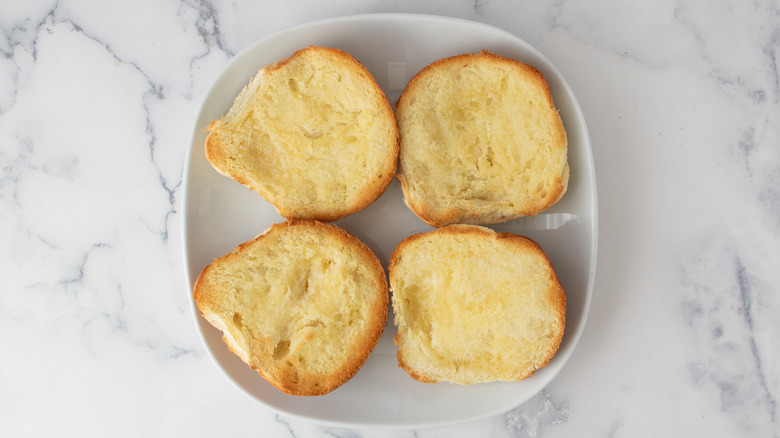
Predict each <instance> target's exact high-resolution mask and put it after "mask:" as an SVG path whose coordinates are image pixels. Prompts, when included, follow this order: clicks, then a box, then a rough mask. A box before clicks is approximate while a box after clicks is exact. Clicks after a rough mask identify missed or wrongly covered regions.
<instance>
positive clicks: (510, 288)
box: [389, 225, 566, 385]
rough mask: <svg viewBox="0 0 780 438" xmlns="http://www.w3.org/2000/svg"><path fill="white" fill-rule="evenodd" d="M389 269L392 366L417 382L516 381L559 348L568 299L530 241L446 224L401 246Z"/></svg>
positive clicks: (467, 226) (416, 236)
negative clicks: (395, 354) (394, 363)
mask: <svg viewBox="0 0 780 438" xmlns="http://www.w3.org/2000/svg"><path fill="white" fill-rule="evenodd" d="M389 270H390V288H391V291H392V305H393V311H394V312H395V317H394V318H395V325H396V326H397V327H398V334H397V335H396V337H395V342H396V344H397V345H398V364H399V366H400V367H401V368H403V369H404V370H406V371H407V372H408V373H409V375H411V376H412V377H413V378H415V379H417V380H419V381H422V382H429V383H434V382H452V383H457V384H462V385H469V384H474V383H485V382H493V381H517V380H521V379H525V378H527V377H529V376H531V375H532V374H533V373H534V372H535V371H536V370H538V369H540V368H542V367H544V366H545V365H547V363H548V362H549V361H550V360H551V358H552V357H553V356H554V355H555V353H556V351H557V350H558V347H559V345H560V343H561V339H562V337H563V331H564V326H565V314H566V296H565V294H564V291H563V288H562V287H561V285H560V283H559V282H558V278H557V276H556V274H555V271H554V270H553V267H552V264H551V263H550V261H549V260H548V259H547V256H546V255H545V253H544V252H543V251H542V249H541V248H540V247H539V246H538V245H537V244H536V243H535V242H533V241H532V240H530V239H528V238H526V237H523V236H520V235H516V234H509V233H496V232H494V231H492V230H490V229H488V228H484V227H479V226H475V225H452V226H447V227H442V228H439V229H437V230H434V231H431V232H428V233H423V234H417V235H413V236H411V237H408V238H407V239H405V240H404V241H402V242H401V243H400V244H399V245H398V247H397V248H396V249H395V251H394V252H393V254H392V256H391V258H390V269H389Z"/></svg>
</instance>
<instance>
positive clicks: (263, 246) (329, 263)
mask: <svg viewBox="0 0 780 438" xmlns="http://www.w3.org/2000/svg"><path fill="white" fill-rule="evenodd" d="M193 295H194V298H195V301H196V303H197V305H198V308H199V309H200V311H201V312H202V313H203V316H204V317H205V318H206V319H207V320H208V321H209V322H210V323H211V324H212V325H214V327H216V328H218V329H220V330H221V331H222V334H223V339H224V341H225V343H227V345H228V347H229V348H230V350H231V351H232V352H233V353H235V354H236V355H238V356H239V357H240V358H241V359H242V360H243V361H244V362H246V363H247V364H249V366H251V367H252V368H253V369H255V370H256V371H257V372H258V373H260V375H261V376H263V377H264V378H265V379H266V380H267V381H268V382H270V383H271V384H273V385H274V386H276V387H277V388H279V389H280V390H281V391H283V392H285V393H288V394H292V395H321V394H326V393H328V392H331V391H333V390H334V389H336V388H337V387H339V386H340V385H342V384H343V383H344V382H346V381H347V380H349V379H350V378H352V376H354V375H355V373H356V372H357V371H358V369H360V367H361V366H362V365H363V363H364V362H365V361H366V359H367V358H368V356H369V354H370V353H371V351H372V350H373V348H374V347H375V346H376V343H377V341H378V340H379V337H380V335H381V334H382V331H383V330H384V327H385V324H386V321H387V308H388V303H387V302H388V293H387V280H386V279H385V273H384V270H383V269H382V266H381V264H380V263H379V260H378V259H377V258H376V256H375V255H374V253H373V252H371V250H370V249H369V248H368V247H367V246H366V245H364V244H363V243H362V242H360V241H359V240H358V239H357V238H355V237H354V236H352V235H350V234H349V233H347V232H346V231H344V230H342V229H340V228H338V227H336V226H335V225H329V224H325V223H322V222H317V221H290V222H285V223H281V224H276V225H273V226H272V227H271V228H269V229H268V230H267V231H266V232H265V233H264V234H262V235H260V236H258V237H257V238H255V239H253V240H251V241H249V242H246V243H243V244H241V245H240V246H238V247H237V248H236V249H235V250H233V252H231V253H229V254H227V255H225V256H222V257H220V258H218V259H216V260H214V262H213V263H212V264H210V265H209V266H207V267H206V268H205V269H204V270H203V271H202V272H201V274H200V276H199V277H198V279H197V281H196V283H195V286H194V291H193Z"/></svg>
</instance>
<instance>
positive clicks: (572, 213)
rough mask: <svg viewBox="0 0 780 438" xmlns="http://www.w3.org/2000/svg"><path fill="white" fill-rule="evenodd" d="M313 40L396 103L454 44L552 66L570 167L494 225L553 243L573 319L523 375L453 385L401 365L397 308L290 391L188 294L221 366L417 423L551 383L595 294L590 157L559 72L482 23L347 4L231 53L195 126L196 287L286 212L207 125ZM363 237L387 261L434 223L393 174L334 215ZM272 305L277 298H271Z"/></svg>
mask: <svg viewBox="0 0 780 438" xmlns="http://www.w3.org/2000/svg"><path fill="white" fill-rule="evenodd" d="M307 45H320V46H329V47H336V48H339V49H342V50H345V51H346V52H348V53H350V54H352V55H353V56H354V57H355V58H357V59H358V60H359V61H360V62H361V63H363V65H365V66H366V68H368V70H369V71H370V72H371V73H372V74H373V75H374V76H375V78H376V80H377V82H378V83H379V85H380V86H381V87H382V88H383V89H384V90H385V93H386V94H387V97H388V99H389V100H390V102H391V103H394V102H395V101H396V99H397V98H398V96H399V95H400V93H401V91H402V89H403V87H404V86H405V85H406V83H407V82H408V81H409V80H410V79H411V78H412V76H413V75H414V74H415V73H417V72H418V71H419V70H420V69H421V68H423V67H424V66H426V65H427V64H429V63H431V62H433V61H435V60H437V59H440V58H443V57H446V56H451V55H456V54H461V53H468V52H478V51H480V50H482V49H487V50H490V51H492V52H495V53H498V54H500V55H504V56H508V57H512V58H515V59H518V60H520V61H522V62H525V63H528V64H530V65H533V66H535V67H536V68H537V69H539V70H540V71H541V72H542V73H543V74H544V75H545V76H546V77H547V80H548V82H549V85H550V89H551V91H552V94H553V98H554V100H555V104H556V106H557V107H558V109H559V111H560V114H561V117H562V118H563V123H564V125H565V127H566V131H567V133H568V139H569V165H570V167H571V179H570V182H569V189H568V193H566V195H565V196H564V197H563V199H562V200H561V201H560V202H559V203H558V204H556V205H555V206H553V207H552V208H551V209H549V210H547V211H546V212H545V213H543V214H541V215H539V216H536V217H534V218H526V219H519V220H515V221H512V222H509V223H506V224H502V225H498V226H495V227H493V228H495V229H496V230H501V231H513V232H517V233H521V234H524V235H527V236H529V237H531V238H533V239H534V240H536V241H537V242H538V243H539V244H540V245H541V246H542V248H544V250H545V251H546V252H547V254H548V256H549V257H550V259H551V261H552V262H553V265H554V266H555V268H556V271H557V273H558V276H559V278H560V281H561V283H562V285H563V287H564V289H565V291H566V296H567V307H566V313H567V315H566V317H567V320H566V331H565V334H564V337H563V342H562V344H561V346H560V349H559V350H558V353H557V354H556V356H555V357H554V358H553V360H552V361H551V362H550V363H549V364H548V365H547V366H546V367H545V368H543V369H541V370H539V371H538V372H537V373H536V374H535V375H534V376H532V377H531V378H528V379H526V380H523V381H520V382H512V383H490V384H480V385H472V386H457V385H451V384H446V383H439V384H424V383H419V382H417V381H415V380H413V379H411V378H410V377H409V375H407V374H406V373H405V372H404V371H403V370H401V369H399V368H398V365H397V362H396V357H395V355H396V348H395V346H394V345H393V336H395V333H396V329H395V327H394V325H393V324H392V313H391V315H390V317H389V321H388V325H387V327H386V329H385V331H384V334H383V335H382V338H381V339H380V341H379V344H378V345H377V347H376V348H375V350H374V352H373V353H372V354H371V356H370V357H369V359H368V361H367V362H366V363H365V365H364V366H363V368H361V370H360V371H359V372H358V373H357V375H356V376H355V377H354V378H353V379H352V380H350V381H349V382H347V383H345V384H344V385H343V386H341V387H340V388H338V389H336V390H335V391H333V392H332V393H330V394H328V395H325V396H320V397H293V396H288V395H286V394H283V393H281V392H280V391H278V390H277V389H275V388H274V387H272V386H271V385H270V384H268V383H267V382H266V381H265V380H263V379H262V378H261V377H260V376H259V375H258V374H257V373H256V372H255V371H253V370H251V369H250V368H249V367H248V366H246V365H245V364H244V363H243V362H241V360H240V359H238V357H236V356H235V355H234V354H232V353H231V352H230V351H229V350H228V349H227V346H226V345H225V344H224V343H223V342H222V339H221V335H220V332H219V331H217V330H216V329H215V328H213V327H212V326H211V325H209V323H208V322H206V321H205V320H204V319H203V318H202V317H201V316H200V312H199V311H198V309H197V308H196V306H195V305H194V302H193V304H192V311H193V314H194V317H195V320H196V325H197V327H198V330H199V331H200V334H201V336H202V338H203V341H204V343H205V345H206V348H207V350H208V351H209V352H210V353H211V355H212V356H213V358H214V361H215V362H216V363H217V365H218V366H219V367H220V368H221V369H222V370H223V371H224V373H225V375H226V376H227V377H228V378H229V379H230V380H231V381H232V382H233V383H235V384H236V385H237V386H238V387H239V388H241V389H242V390H243V391H244V392H245V393H246V394H248V395H249V396H250V397H251V398H253V399H255V400H257V401H259V402H260V403H262V404H263V405H265V406H266V407H268V408H269V409H271V410H273V411H276V412H279V413H281V414H283V415H286V416H290V417H298V418H305V419H309V420H313V421H315V422H317V423H321V424H330V425H337V426H343V427H379V428H418V427H425V426H441V425H446V424H452V423H457V422H464V421H469V420H475V419H479V418H484V417H487V416H492V415H496V414H500V413H503V412H506V411H508V410H510V409H512V408H514V407H516V406H518V405H520V404H521V403H523V402H525V401H526V400H528V399H529V398H531V397H532V396H534V395H535V394H536V393H538V392H539V391H540V390H541V389H542V388H544V387H545V386H546V385H547V384H548V383H549V382H550V381H551V380H552V379H553V378H554V377H555V375H556V374H557V373H558V372H559V371H560V370H561V368H562V367H563V365H564V363H565V362H566V360H567V359H568V358H569V356H570V355H571V353H572V351H573V350H574V347H575V344H576V343H577V341H578V339H579V337H580V334H581V332H582V329H583V326H584V324H585V318H586V314H587V310H588V305H589V303H590V296H591V291H592V287H593V278H594V271H595V263H596V236H597V217H596V213H597V209H596V184H595V176H594V167H593V159H592V154H591V149H590V143H589V140H588V133H587V129H586V127H585V122H584V120H583V116H582V113H581V111H580V108H579V106H578V104H577V101H576V100H575V98H574V95H573V94H572V92H571V89H570V88H569V87H568V85H567V84H566V82H565V81H564V79H563V78H562V77H561V75H560V73H558V71H557V70H556V69H555V67H554V66H553V65H552V64H551V63H550V62H549V61H548V60H547V59H546V58H545V57H544V56H542V55H541V54H540V53H539V52H538V51H537V50H535V49H534V48H533V47H532V46H530V45H529V44H527V43H526V42H524V41H522V40H521V39H519V38H517V37H516V36H514V35H511V34H509V33H507V32H505V31H502V30H499V29H496V28H494V27H491V26H487V25H484V24H479V23H474V22H469V21H463V20H457V19H451V18H443V17H433V16H421V15H405V14H376V15H363V16H351V17H345V18H338V19H331V20H326V21H321V22H315V23H310V24H305V25H302V26H298V27H294V28H291V29H288V30H285V31H282V32H279V33H277V34H274V35H271V36H269V37H267V38H264V39H262V40H260V41H258V42H257V43H255V44H254V45H252V46H251V47H249V48H247V49H246V50H244V51H243V52H241V53H240V54H239V55H238V56H236V57H235V58H234V59H233V60H232V61H231V62H230V63H229V64H228V66H227V68H226V69H225V71H224V72H223V73H222V75H220V76H219V78H218V79H217V81H216V82H215V83H214V84H213V86H212V87H211V89H210V90H209V91H208V93H207V94H206V96H205V99H204V101H203V104H202V107H201V109H200V112H199V113H198V116H197V120H196V121H195V123H194V126H193V128H192V137H191V144H190V150H189V153H188V156H187V164H186V166H185V176H184V215H183V221H184V223H183V232H184V238H183V241H184V257H185V270H186V275H187V281H188V283H187V284H188V285H189V286H190V290H191V288H192V285H193V284H194V282H195V279H196V278H197V276H198V274H199V273H200V271H201V270H202V269H203V268H204V267H205V266H206V265H207V264H209V263H210V262H211V261H212V260H213V259H214V258H216V257H218V256H221V255H223V254H225V253H227V252H228V251H230V250H231V249H232V248H233V247H235V246H236V245H238V244H239V243H241V242H244V241H247V240H249V239H251V238H253V237H254V236H256V235H257V234H259V233H260V232H262V231H263V230H265V229H266V228H267V227H268V226H270V225H271V224H273V223H276V222H281V221H283V219H282V218H281V217H280V216H279V215H278V214H277V213H276V211H275V210H274V208H273V207H272V206H271V205H270V204H268V203H267V202H266V201H265V200H263V199H262V198H261V197H260V196H258V195H257V194H256V193H255V192H251V191H249V190H248V189H246V188H245V187H244V186H242V185H240V184H238V183H237V182H235V181H233V180H231V179H229V178H226V177H224V176H221V175H219V174H218V173H217V172H216V171H214V169H213V168H212V167H211V166H210V165H209V163H208V162H207V161H206V158H205V156H204V153H203V144H204V140H205V132H204V129H205V128H206V126H207V125H208V124H209V122H210V121H212V120H215V119H218V118H220V117H221V116H222V115H223V114H224V113H225V112H226V111H227V109H228V108H229V107H230V105H231V103H232V101H233V99H234V98H235V96H236V95H237V94H238V92H239V91H240V90H241V88H242V87H243V86H244V85H245V84H246V83H247V81H248V80H249V79H250V78H251V77H252V76H254V74H255V73H256V72H257V70H258V69H260V68H261V67H263V66H264V65H266V64H269V63H271V62H274V61H277V60H278V59H281V58H284V57H287V56H289V55H290V54H292V52H294V51H295V50H297V49H300V48H303V47H305V46H307ZM337 225H339V226H341V227H343V228H344V229H346V230H347V231H349V232H350V233H352V234H354V235H355V236H356V237H358V238H359V239H361V240H362V241H363V242H365V243H366V244H367V245H368V246H369V247H371V249H373V250H374V252H375V253H376V254H377V256H378V257H379V258H380V260H381V261H382V262H383V264H384V265H385V267H386V266H387V259H388V257H389V255H390V253H391V252H392V251H393V249H394V248H395V246H396V244H398V242H400V241H401V240H402V239H404V238H405V237H407V236H409V235H410V234H414V233H419V232H423V231H427V230H430V229H431V228H430V227H429V226H427V225H425V224H424V223H423V222H422V221H421V220H419V219H418V218H417V217H415V216H414V215H413V214H412V213H411V212H410V211H409V210H408V209H407V208H406V206H404V204H403V201H402V194H401V190H400V187H399V185H398V182H397V181H395V180H394V181H393V183H391V185H390V187H389V188H388V190H387V191H386V192H385V193H384V194H383V195H382V196H381V197H380V198H379V199H378V200H377V201H376V202H374V203H373V204H371V205H370V206H369V207H367V208H366V209H364V210H363V211H361V212H358V213H356V214H354V215H352V216H349V217H347V218H345V219H342V220H341V221H338V222H337ZM269 311H273V309H269Z"/></svg>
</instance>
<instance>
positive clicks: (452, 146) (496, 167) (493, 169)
mask: <svg viewBox="0 0 780 438" xmlns="http://www.w3.org/2000/svg"><path fill="white" fill-rule="evenodd" d="M396 116H397V120H398V126H399V129H400V135H401V151H400V159H399V170H398V173H399V175H398V179H399V180H400V181H401V184H402V188H403V192H404V201H405V202H406V204H407V205H408V206H409V208H410V209H411V210H412V211H413V212H414V213H415V214H416V215H417V216H419V217H420V218H421V219H422V220H424V221H425V222H426V223H428V224H429V225H432V226H436V227H439V226H444V225H448V224H456V223H464V224H492V223H499V222H505V221H508V220H511V219H515V218H518V217H522V216H533V215H536V214H538V213H540V212H542V211H543V210H545V209H547V208H549V207H550V206H552V205H553V204H555V203H556V202H557V201H558V200H559V199H561V197H562V196H563V195H564V193H565V192H566V189H567V186H568V180H569V165H568V160H567V139H566V131H565V129H564V126H563V123H562V121H561V118H560V116H559V114H558V111H557V110H556V108H555V105H554V103H553V98H552V96H551V94H550V90H549V87H548V84H547V81H546V79H545V78H544V76H543V75H542V74H541V73H540V72H539V71H538V70H536V69H535V68H534V67H531V66H529V65H527V64H524V63H521V62H519V61H516V60H513V59H509V58H505V57H502V56H499V55H496V54H493V53H490V52H482V53H478V54H465V55H459V56H454V57H451V58H445V59H441V60H438V61H436V62H434V63H432V64H430V65H428V66H427V67H425V68H424V69H423V70H421V71H420V72H419V73H418V74H417V75H416V76H415V77H414V78H413V79H412V80H411V81H410V82H409V84H408V85H407V86H406V88H405V90H404V92H403V93H402V95H401V97H400V98H399V100H398V102H397V103H396Z"/></svg>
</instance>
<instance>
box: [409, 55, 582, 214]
mask: <svg viewBox="0 0 780 438" xmlns="http://www.w3.org/2000/svg"><path fill="white" fill-rule="evenodd" d="M475 65H477V66H483V67H489V66H493V65H501V66H508V67H509V68H510V69H511V70H510V71H512V72H513V73H512V74H513V75H515V76H516V77H518V78H522V81H523V83H524V84H530V86H531V87H533V88H535V89H537V90H538V91H539V95H540V96H542V97H543V100H544V102H539V106H538V107H536V108H537V109H536V111H539V113H540V114H543V117H549V118H550V123H551V124H552V128H551V131H550V132H549V135H550V139H551V149H552V153H553V156H554V157H563V159H564V160H565V159H566V154H567V138H566V131H565V129H564V127H563V123H562V122H561V120H560V116H559V115H558V112H557V110H556V108H555V105H554V102H553V98H552V94H551V93H550V89H549V86H548V84H547V81H546V79H545V78H544V76H543V75H542V74H541V72H539V71H538V70H537V69H536V68H534V67H532V66H530V65H527V64H524V63H522V62H519V61H517V60H514V59H510V58H505V57H502V56H499V55H497V54H494V53H491V52H488V51H482V52H481V53H477V54H462V55H457V56H453V57H449V58H444V59H440V60H437V61H435V62H433V63H431V64H429V65H428V66H426V67H424V68H423V69H422V70H421V71H420V72H418V73H417V74H416V75H415V76H414V77H413V78H412V79H411V81H410V82H409V83H408V84H407V86H406V88H405V89H404V91H403V93H402V94H401V96H400V97H399V99H398V100H397V102H396V104H395V105H396V116H397V117H396V118H397V120H398V124H399V129H400V132H401V152H400V155H399V169H398V175H397V177H398V180H399V181H400V182H401V187H402V189H403V193H404V201H405V203H406V205H407V206H408V207H409V208H410V209H411V210H412V211H413V212H414V213H415V214H416V215H417V216H418V217H419V218H420V219H422V220H423V221H425V222H426V223H427V224H429V225H431V226H434V227H440V226H445V225H450V224H459V223H460V224H476V225H486V224H495V223H501V222H506V221H509V220H512V219H516V218H519V217H523V216H533V215H536V214H538V213H540V212H542V211H544V210H546V209H547V208H549V207H551V206H552V205H554V204H555V203H556V202H558V201H559V200H560V199H561V198H562V197H563V195H564V194H565V193H566V189H567V186H568V180H569V167H568V164H566V163H564V164H565V167H563V168H560V169H559V168H558V167H557V166H556V164H557V163H556V164H553V163H550V164H547V163H541V164H538V163H537V164H536V166H535V168H536V169H537V170H538V169H540V168H544V166H548V165H549V166H553V167H551V169H550V175H549V177H547V180H546V181H545V190H544V193H543V195H542V196H537V197H535V198H531V199H520V200H518V199H514V198H511V199H510V195H508V194H504V198H505V199H500V200H493V202H492V203H487V204H486V203H483V202H479V201H480V200H477V202H473V201H472V200H470V199H468V198H464V197H463V195H460V194H458V193H451V194H448V198H447V199H446V200H444V201H436V200H435V199H434V198H433V197H432V196H430V194H431V193H432V190H431V189H432V187H431V186H430V185H428V186H422V185H421V184H423V183H422V182H421V181H422V180H421V179H420V178H419V177H418V176H416V174H415V172H413V170H412V167H413V166H412V164H413V163H414V161H415V160H416V159H418V158H417V157H416V154H417V153H418V148H419V147H420V146H421V145H419V144H416V143H414V142H413V140H410V138H412V137H413V136H417V135H419V130H420V129H423V128H421V125H422V124H421V123H420V119H421V118H423V117H425V116H426V114H418V112H419V111H420V110H417V109H415V105H416V104H417V103H416V102H419V101H420V100H421V95H424V94H426V86H427V85H428V84H429V83H431V82H433V81H436V80H441V79H442V78H444V77H446V75H449V74H452V73H453V72H454V71H457V70H458V69H466V68H471V66H475ZM492 79H493V78H490V77H480V78H479V81H480V83H491V81H492ZM462 90H463V88H455V89H452V90H448V89H443V88H442V87H438V88H436V93H442V94H443V93H449V96H450V97H453V98H455V97H456V96H458V94H459V93H461V92H462ZM447 102H449V101H447ZM478 117H483V118H484V119H485V120H488V119H491V118H492V116H489V115H484V116H478ZM508 125H509V124H505V126H508ZM519 125H520V123H518V126H519ZM512 129H521V128H519V127H514V126H513V127H512ZM448 134H449V135H455V136H456V135H460V134H453V133H448ZM439 140H440V139H439V138H438V137H436V136H434V140H433V143H432V144H434V145H436V147H439V148H446V147H449V146H451V145H449V146H448V145H446V144H444V143H442V144H438V143H437V142H438V141H439ZM469 140H471V139H469ZM442 141H443V140H442ZM464 141H465V140H464ZM463 158H464V162H463V163H461V164H460V165H462V166H463V169H465V170H464V171H465V173H467V174H469V175H470V176H472V177H477V176H476V175H475V174H474V173H473V172H469V171H468V169H471V168H473V166H474V165H475V164H476V163H474V162H472V161H470V158H469V157H463ZM556 159H560V158H556ZM426 165H427V166H428V167H432V168H434V169H436V170H440V171H441V172H442V173H455V172H456V171H459V170H461V169H460V168H451V167H449V168H439V167H434V166H438V164H433V163H432V162H431V160H429V161H428V162H426ZM526 165H527V163H519V164H516V165H513V166H514V167H513V166H509V167H508V169H507V170H505V172H511V173H513V174H518V175H519V174H522V173H523V172H524V171H525V170H526V169H527V168H524V166H526ZM477 179H479V177H477ZM515 193H517V192H515ZM494 195H495V193H494ZM499 201H501V202H499ZM503 201H507V202H503ZM502 202H503V203H502ZM507 204H508V205H509V206H508V207H507Z"/></svg>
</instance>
